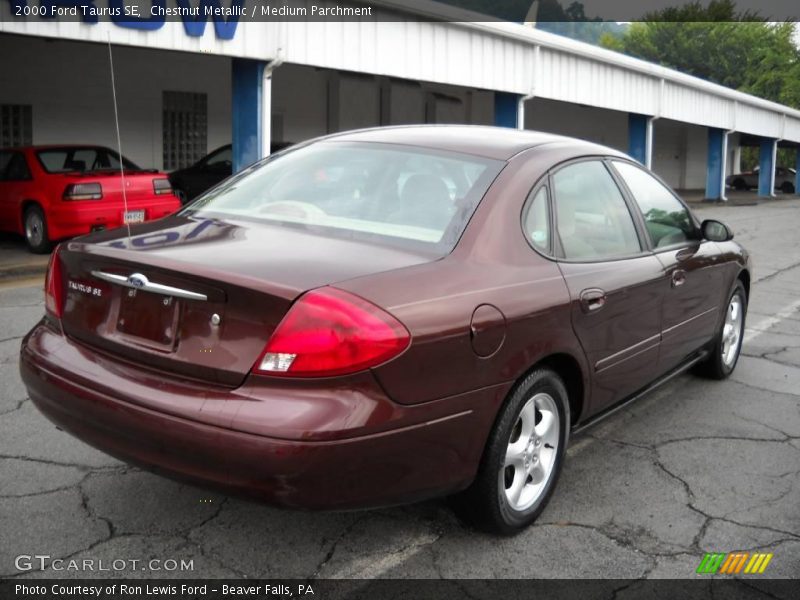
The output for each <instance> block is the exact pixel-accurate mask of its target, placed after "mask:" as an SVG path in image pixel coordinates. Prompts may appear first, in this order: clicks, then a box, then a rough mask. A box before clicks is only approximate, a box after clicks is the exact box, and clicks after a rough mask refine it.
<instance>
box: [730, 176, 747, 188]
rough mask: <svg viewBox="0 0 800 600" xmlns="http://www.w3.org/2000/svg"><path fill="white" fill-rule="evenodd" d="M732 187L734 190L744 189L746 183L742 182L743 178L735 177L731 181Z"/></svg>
mask: <svg viewBox="0 0 800 600" xmlns="http://www.w3.org/2000/svg"><path fill="white" fill-rule="evenodd" d="M733 189H735V190H746V189H747V184H746V183H745V182H744V179H736V180H735V181H734V182H733Z"/></svg>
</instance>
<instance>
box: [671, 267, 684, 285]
mask: <svg viewBox="0 0 800 600" xmlns="http://www.w3.org/2000/svg"><path fill="white" fill-rule="evenodd" d="M684 283H686V271H684V270H683V269H675V270H674V271H673V272H672V287H678V286H681V285H683V284H684Z"/></svg>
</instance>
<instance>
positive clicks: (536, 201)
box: [522, 187, 550, 252]
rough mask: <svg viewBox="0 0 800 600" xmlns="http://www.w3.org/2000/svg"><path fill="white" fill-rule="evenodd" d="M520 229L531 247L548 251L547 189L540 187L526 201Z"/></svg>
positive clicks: (548, 209)
mask: <svg viewBox="0 0 800 600" xmlns="http://www.w3.org/2000/svg"><path fill="white" fill-rule="evenodd" d="M523 215H524V216H523V217H522V228H523V230H524V231H525V236H526V237H527V238H528V241H529V242H530V243H531V244H533V247H534V248H536V249H537V250H541V251H542V252H549V251H550V208H549V207H548V205H547V188H546V187H541V188H539V190H538V191H537V192H536V194H535V195H534V196H533V198H531V199H530V200H529V201H528V205H527V207H526V208H525V210H524V211H523Z"/></svg>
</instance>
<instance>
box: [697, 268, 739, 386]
mask: <svg viewBox="0 0 800 600" xmlns="http://www.w3.org/2000/svg"><path fill="white" fill-rule="evenodd" d="M735 305H738V306H736V307H735ZM734 312H735V313H736V315H734V314H733V313H734ZM746 317H747V293H746V292H745V289H744V285H743V284H742V282H741V281H739V280H738V279H737V280H736V285H735V286H734V287H733V291H732V292H731V295H730V296H729V297H728V302H727V303H726V305H725V317H724V318H723V320H722V323H721V324H720V326H719V331H718V332H717V335H716V337H715V338H714V342H713V344H712V346H711V356H709V357H708V360H706V361H705V362H703V363H701V364H700V365H699V367H700V369H699V371H700V373H701V374H702V375H705V376H706V377H710V378H711V379H726V378H727V377H729V376H730V374H731V373H733V370H734V369H735V368H736V363H737V362H738V361H739V354H740V353H741V351H742V340H743V338H744V324H745V323H744V322H745V318H746ZM729 326H730V327H729Z"/></svg>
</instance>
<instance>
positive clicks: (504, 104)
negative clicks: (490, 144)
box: [494, 92, 519, 129]
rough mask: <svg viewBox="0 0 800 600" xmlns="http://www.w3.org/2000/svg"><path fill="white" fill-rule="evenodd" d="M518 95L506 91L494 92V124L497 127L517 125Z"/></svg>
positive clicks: (513, 126)
mask: <svg viewBox="0 0 800 600" xmlns="http://www.w3.org/2000/svg"><path fill="white" fill-rule="evenodd" d="M518 102H519V96H517V94H509V93H507V92H495V93H494V124H495V125H497V126H498V127H511V128H512V129H515V128H516V127H517V103H518Z"/></svg>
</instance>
